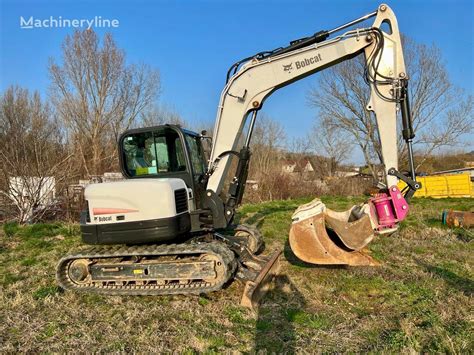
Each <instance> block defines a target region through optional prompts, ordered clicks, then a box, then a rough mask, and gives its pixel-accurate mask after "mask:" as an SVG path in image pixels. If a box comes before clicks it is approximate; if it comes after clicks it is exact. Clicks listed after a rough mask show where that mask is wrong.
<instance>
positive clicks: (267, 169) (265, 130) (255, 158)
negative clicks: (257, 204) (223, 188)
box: [249, 113, 286, 200]
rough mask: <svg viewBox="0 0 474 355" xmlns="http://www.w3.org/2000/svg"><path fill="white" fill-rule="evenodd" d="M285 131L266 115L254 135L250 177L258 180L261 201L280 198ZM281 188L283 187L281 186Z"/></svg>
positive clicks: (261, 117)
mask: <svg viewBox="0 0 474 355" xmlns="http://www.w3.org/2000/svg"><path fill="white" fill-rule="evenodd" d="M285 139H286V138H285V131H284V129H283V127H282V126H281V125H280V124H279V123H278V122H276V121H274V120H273V119H272V118H270V117H269V116H267V115H265V114H263V113H262V114H260V115H259V117H258V119H257V122H256V125H255V128H254V131H253V134H252V142H251V149H252V159H251V162H250V171H249V175H250V176H251V177H252V178H253V179H255V180H257V182H258V186H259V194H258V195H259V198H258V199H259V200H272V199H274V198H279V196H278V191H279V190H281V189H279V188H278V181H279V176H280V175H281V172H282V171H281V164H280V162H281V159H282V158H283V156H284V154H283V151H282V148H283V147H284V146H285V143H286V141H285ZM280 187H281V186H280Z"/></svg>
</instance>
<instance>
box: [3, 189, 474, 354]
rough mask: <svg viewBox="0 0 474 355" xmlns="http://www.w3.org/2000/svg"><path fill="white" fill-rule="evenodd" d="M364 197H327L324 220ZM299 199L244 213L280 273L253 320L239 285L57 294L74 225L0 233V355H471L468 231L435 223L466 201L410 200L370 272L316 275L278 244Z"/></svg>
mask: <svg viewBox="0 0 474 355" xmlns="http://www.w3.org/2000/svg"><path fill="white" fill-rule="evenodd" d="M363 200H364V198H339V197H338V198H334V197H326V198H323V201H324V202H325V203H326V204H327V205H328V206H329V207H330V208H333V209H339V210H342V209H345V208H347V207H349V206H351V205H352V204H354V203H359V202H361V201H363ZM308 201H309V199H299V200H289V201H273V202H268V203H263V204H258V205H244V206H243V207H242V208H241V209H240V220H241V222H245V223H251V224H255V225H257V226H258V227H259V228H260V230H261V231H262V233H263V235H264V237H265V241H266V245H267V250H271V249H273V248H277V247H278V248H283V249H284V256H282V259H281V264H282V270H281V273H280V275H279V276H278V277H277V278H276V280H275V288H274V290H273V291H271V292H270V293H268V294H267V297H266V298H265V299H264V301H263V303H262V304H261V307H260V310H259V312H258V314H252V313H251V312H250V311H249V310H247V309H245V308H242V307H240V306H239V299H240V295H241V292H242V289H243V288H242V285H240V284H239V283H238V282H233V283H231V284H230V285H229V286H228V287H227V288H226V289H225V290H223V291H220V292H215V293H212V294H208V295H201V296H191V297H184V296H174V297H171V296H169V297H119V296H113V297H103V296H98V295H92V294H76V293H72V292H63V291H62V290H60V289H59V288H58V287H57V285H56V281H55V265H56V263H57V261H58V260H59V259H60V258H61V256H62V255H64V254H67V253H68V252H71V251H74V250H77V249H79V248H81V243H80V237H79V230H78V227H77V225H65V224H61V223H54V224H37V225H32V226H18V225H16V224H12V223H9V224H5V225H3V226H2V228H1V231H0V233H1V235H0V297H1V299H0V319H1V320H2V321H1V322H0V351H1V352H16V351H22V352H65V351H74V350H77V349H87V350H88V351H91V352H99V351H100V352H117V351H127V352H128V351H139V352H152V351H154V352H156V351H161V352H162V351H166V350H168V351H176V352H186V353H193V352H224V351H228V350H229V349H230V350H233V351H237V352H258V351H261V350H264V351H267V352H269V353H272V352H275V353H281V352H289V353H292V352H298V351H306V352H351V353H356V352H357V353H360V352H377V353H378V352H389V353H397V352H413V351H415V352H449V353H472V352H474V346H473V335H472V334H473V324H472V306H473V302H472V296H473V292H474V279H473V272H472V267H473V258H472V255H473V242H472V237H473V231H472V230H464V229H452V228H448V227H446V226H443V225H442V224H441V222H440V219H441V212H442V211H443V210H444V209H450V208H453V209H458V210H472V209H473V207H474V202H473V200H471V199H443V200H434V199H415V200H414V201H413V203H412V204H411V211H410V215H409V217H408V219H407V220H406V221H405V222H403V224H402V226H401V228H400V229H399V232H398V233H397V234H395V235H393V236H390V237H382V238H377V239H376V240H375V241H374V242H372V243H371V244H370V248H369V249H370V252H371V255H372V256H373V257H375V258H376V259H377V260H379V261H380V262H381V266H379V267H373V268H369V267H362V268H351V267H331V268H328V267H317V266H311V265H307V264H304V263H302V262H300V261H298V260H297V259H296V257H295V256H294V255H293V254H292V253H291V250H290V249H289V248H288V245H287V242H286V241H287V234H288V231H289V228H290V221H291V214H292V213H293V211H294V210H295V209H296V207H297V206H298V205H300V204H301V203H305V202H308Z"/></svg>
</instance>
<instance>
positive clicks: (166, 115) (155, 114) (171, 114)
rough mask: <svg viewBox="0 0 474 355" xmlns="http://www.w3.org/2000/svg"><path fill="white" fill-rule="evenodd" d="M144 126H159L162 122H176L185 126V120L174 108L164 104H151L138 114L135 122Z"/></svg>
mask: <svg viewBox="0 0 474 355" xmlns="http://www.w3.org/2000/svg"><path fill="white" fill-rule="evenodd" d="M137 123H138V124H139V125H141V126H144V127H151V126H159V125H162V124H177V125H180V126H182V127H187V126H188V124H187V122H186V121H185V120H184V119H183V118H182V117H181V115H180V114H179V113H178V112H177V111H176V110H174V109H170V108H169V107H166V106H164V105H152V106H151V107H149V108H148V109H147V110H144V111H143V112H142V113H141V114H140V119H139V120H138V122H137Z"/></svg>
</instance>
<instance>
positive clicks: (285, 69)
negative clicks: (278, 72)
mask: <svg viewBox="0 0 474 355" xmlns="http://www.w3.org/2000/svg"><path fill="white" fill-rule="evenodd" d="M283 70H284V71H287V72H288V73H291V71H292V70H293V63H290V64H286V65H285V64H283Z"/></svg>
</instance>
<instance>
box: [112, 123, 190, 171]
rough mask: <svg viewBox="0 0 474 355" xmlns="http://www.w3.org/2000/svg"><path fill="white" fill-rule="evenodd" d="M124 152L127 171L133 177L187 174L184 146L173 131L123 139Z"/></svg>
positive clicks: (136, 135) (140, 133) (133, 134)
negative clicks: (176, 173) (175, 173)
mask: <svg viewBox="0 0 474 355" xmlns="http://www.w3.org/2000/svg"><path fill="white" fill-rule="evenodd" d="M121 148H122V154H123V159H124V168H125V170H126V171H127V173H128V175H130V176H142V175H156V174H160V173H171V172H179V171H185V170H186V159H185V156H184V150H183V145H182V142H181V140H180V138H179V135H178V133H177V132H176V131H174V130H172V129H168V128H165V129H159V130H156V131H149V132H139V133H132V134H130V135H127V136H125V137H124V139H123V140H122V147H121Z"/></svg>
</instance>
